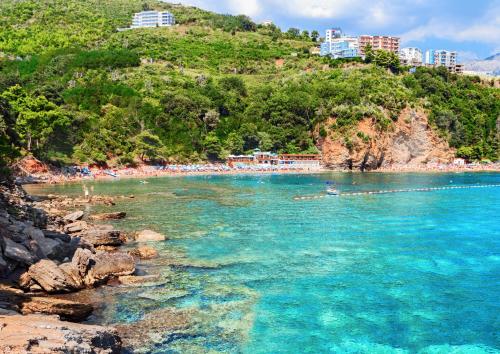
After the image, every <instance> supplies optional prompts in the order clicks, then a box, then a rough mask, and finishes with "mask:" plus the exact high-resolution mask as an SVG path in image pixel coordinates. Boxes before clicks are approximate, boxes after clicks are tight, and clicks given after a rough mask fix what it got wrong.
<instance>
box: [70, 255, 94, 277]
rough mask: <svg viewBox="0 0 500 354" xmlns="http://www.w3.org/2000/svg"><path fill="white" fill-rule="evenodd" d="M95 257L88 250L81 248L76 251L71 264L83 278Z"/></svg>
mask: <svg viewBox="0 0 500 354" xmlns="http://www.w3.org/2000/svg"><path fill="white" fill-rule="evenodd" d="M93 256H94V255H93V253H92V252H91V251H90V250H88V249H83V248H79V249H77V250H76V251H75V254H74V255H73V259H72V260H71V264H72V265H73V266H74V267H75V269H76V271H77V272H78V274H79V275H80V276H81V277H82V278H83V277H84V276H85V275H86V274H87V271H88V269H89V267H90V264H91V262H92V258H93Z"/></svg>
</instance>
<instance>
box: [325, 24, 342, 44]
mask: <svg viewBox="0 0 500 354" xmlns="http://www.w3.org/2000/svg"><path fill="white" fill-rule="evenodd" d="M340 37H342V29H340V28H338V27H337V28H330V29H327V30H326V36H325V42H331V41H332V40H333V39H335V38H340Z"/></svg>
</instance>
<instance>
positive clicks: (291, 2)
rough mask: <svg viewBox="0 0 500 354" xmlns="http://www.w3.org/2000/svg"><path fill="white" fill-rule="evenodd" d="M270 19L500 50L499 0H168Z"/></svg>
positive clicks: (463, 50) (485, 52)
mask: <svg viewBox="0 0 500 354" xmlns="http://www.w3.org/2000/svg"><path fill="white" fill-rule="evenodd" d="M172 1H174V2H181V3H183V4H187V5H194V6H197V7H200V8H203V9H206V10H211V11H215V12H219V13H227V14H234V15H237V14H245V15H248V16H250V17H251V18H252V19H253V20H254V21H256V22H257V23H258V22H261V21H264V20H271V21H273V22H274V23H275V24H276V25H278V26H279V27H281V29H282V30H287V29H288V28H290V27H296V28H300V29H302V30H309V31H311V30H314V29H315V30H318V31H320V33H321V34H322V36H324V31H325V30H326V29H327V28H332V27H341V28H342V30H343V32H344V33H345V34H347V35H353V36H357V35H361V34H371V35H377V34H378V35H394V36H400V37H401V41H402V43H401V44H402V47H419V48H421V49H422V50H424V51H425V50H427V49H446V50H456V51H458V53H459V60H460V61H462V62H465V61H469V60H476V59H484V58H486V57H488V56H490V55H492V54H496V53H500V0H468V1H465V0H172Z"/></svg>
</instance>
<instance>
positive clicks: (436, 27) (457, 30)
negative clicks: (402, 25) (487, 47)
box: [401, 1, 500, 47]
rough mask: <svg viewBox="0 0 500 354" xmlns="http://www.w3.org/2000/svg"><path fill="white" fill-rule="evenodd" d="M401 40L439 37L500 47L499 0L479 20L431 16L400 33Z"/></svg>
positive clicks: (421, 39)
mask: <svg viewBox="0 0 500 354" xmlns="http://www.w3.org/2000/svg"><path fill="white" fill-rule="evenodd" d="M401 37H402V40H403V42H409V41H423V40H426V39H428V38H440V39H447V40H452V41H455V42H465V41H475V42H480V43H487V44H493V45H495V46H497V47H500V1H496V2H495V3H494V4H493V5H492V6H491V7H490V8H489V9H487V11H486V12H485V15H484V16H483V17H482V18H480V19H479V20H477V21H475V22H473V23H470V24H464V23H454V22H450V21H449V20H445V19H441V18H433V19H431V20H429V21H428V22H427V23H426V24H424V25H421V26H418V27H416V28H414V29H412V30H410V31H408V32H406V33H403V34H402V35H401Z"/></svg>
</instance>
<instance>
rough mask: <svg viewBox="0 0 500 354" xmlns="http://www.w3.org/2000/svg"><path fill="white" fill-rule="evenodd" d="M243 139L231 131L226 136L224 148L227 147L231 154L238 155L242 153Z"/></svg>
mask: <svg viewBox="0 0 500 354" xmlns="http://www.w3.org/2000/svg"><path fill="white" fill-rule="evenodd" d="M244 144H245V141H244V140H243V138H242V137H241V135H240V134H238V133H237V132H231V133H229V135H228V136H227V138H226V143H225V146H226V149H228V150H229V151H230V152H231V153H232V154H235V155H240V154H242V153H243V145H244Z"/></svg>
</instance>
